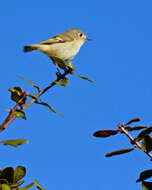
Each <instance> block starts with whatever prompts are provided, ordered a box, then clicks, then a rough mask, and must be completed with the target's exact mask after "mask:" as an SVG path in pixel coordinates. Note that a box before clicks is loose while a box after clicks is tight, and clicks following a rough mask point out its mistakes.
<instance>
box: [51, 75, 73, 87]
mask: <svg viewBox="0 0 152 190" xmlns="http://www.w3.org/2000/svg"><path fill="white" fill-rule="evenodd" d="M69 80H70V79H69V78H66V77H65V79H63V80H61V81H54V83H56V84H58V85H60V86H68V84H69Z"/></svg>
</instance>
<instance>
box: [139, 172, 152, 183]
mask: <svg viewBox="0 0 152 190" xmlns="http://www.w3.org/2000/svg"><path fill="white" fill-rule="evenodd" d="M150 177H152V170H145V171H143V172H141V173H140V176H139V179H137V181H136V182H140V181H144V180H145V179H148V178H150Z"/></svg>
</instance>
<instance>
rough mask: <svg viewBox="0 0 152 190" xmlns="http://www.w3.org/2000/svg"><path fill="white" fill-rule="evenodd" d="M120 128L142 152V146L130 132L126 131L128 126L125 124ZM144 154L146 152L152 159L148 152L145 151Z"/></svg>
mask: <svg viewBox="0 0 152 190" xmlns="http://www.w3.org/2000/svg"><path fill="white" fill-rule="evenodd" d="M118 127H119V128H120V129H121V131H122V132H123V133H124V134H125V135H126V136H127V137H128V138H129V139H130V141H131V143H134V144H136V146H137V147H138V148H140V149H141V150H142V147H141V145H140V143H138V142H137V141H136V140H135V139H134V138H133V137H132V136H131V135H130V134H129V133H128V131H127V130H126V129H125V127H126V125H125V124H122V125H121V124H119V125H118ZM142 151H143V152H145V153H146V154H147V155H148V156H149V157H150V158H152V154H151V153H149V152H147V151H144V150H142Z"/></svg>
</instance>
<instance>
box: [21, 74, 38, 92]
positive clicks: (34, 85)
mask: <svg viewBox="0 0 152 190" xmlns="http://www.w3.org/2000/svg"><path fill="white" fill-rule="evenodd" d="M19 78H21V79H23V80H25V81H26V82H28V83H30V84H31V85H32V86H33V87H35V88H36V89H37V90H38V92H40V91H41V89H40V87H39V86H38V85H36V84H34V83H33V82H31V81H30V80H28V79H26V78H24V77H22V76H19Z"/></svg>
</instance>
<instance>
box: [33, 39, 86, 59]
mask: <svg viewBox="0 0 152 190" xmlns="http://www.w3.org/2000/svg"><path fill="white" fill-rule="evenodd" d="M83 43H84V40H82V39H79V40H78V39H77V40H69V41H66V42H65V41H64V42H55V41H54V39H50V40H47V41H44V42H42V43H40V44H34V45H32V46H33V47H34V46H35V47H37V50H39V51H41V52H43V53H45V54H46V55H47V56H48V57H50V58H52V59H53V61H55V58H58V59H61V60H64V61H69V60H71V59H73V58H74V56H75V55H76V54H77V53H78V52H79V50H80V47H81V46H82V44H83Z"/></svg>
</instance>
